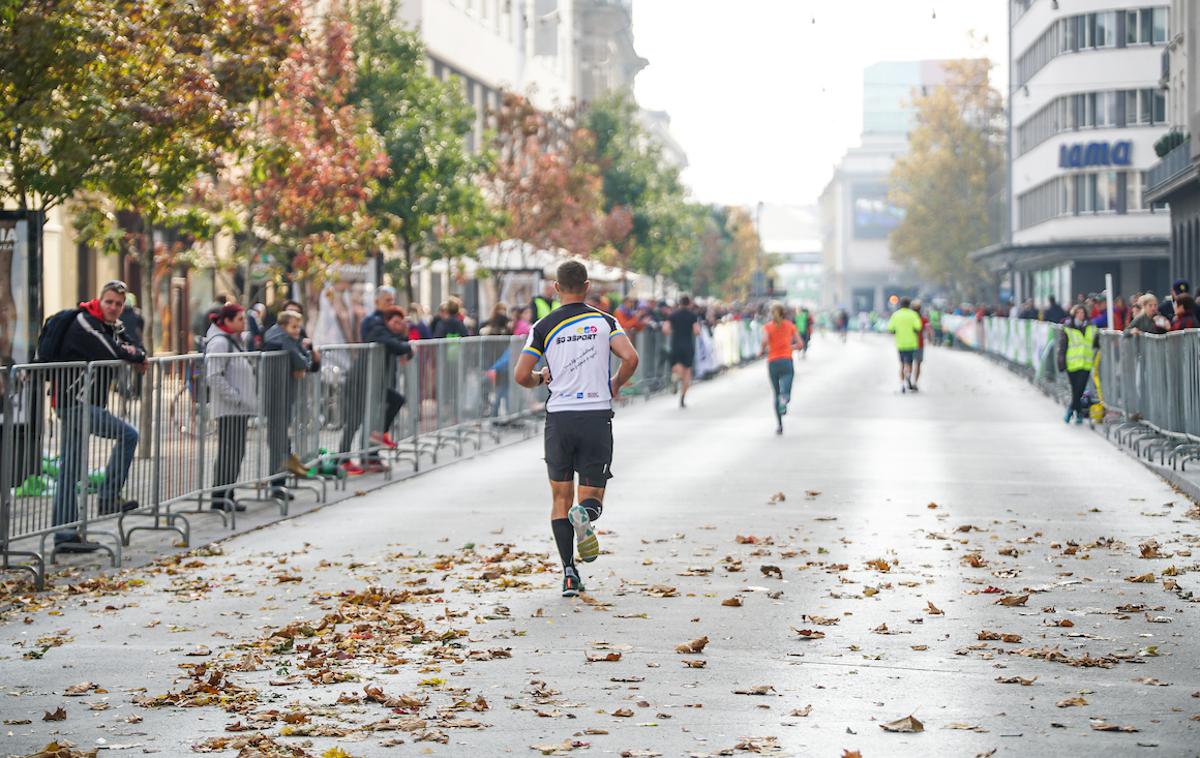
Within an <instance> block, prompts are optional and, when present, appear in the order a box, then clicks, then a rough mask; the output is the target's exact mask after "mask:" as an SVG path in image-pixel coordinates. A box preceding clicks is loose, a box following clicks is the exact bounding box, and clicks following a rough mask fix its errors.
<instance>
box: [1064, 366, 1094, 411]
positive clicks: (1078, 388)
mask: <svg viewBox="0 0 1200 758" xmlns="http://www.w3.org/2000/svg"><path fill="white" fill-rule="evenodd" d="M1091 375H1092V372H1091V370H1090V369H1083V370H1082V371H1068V372H1067V378H1068V379H1069V380H1070V381H1071V410H1072V411H1074V412H1075V414H1076V415H1077V416H1078V417H1080V418H1083V416H1084V415H1085V414H1086V412H1087V409H1086V408H1084V407H1083V392H1084V390H1086V389H1087V384H1088V377H1089V376H1091Z"/></svg>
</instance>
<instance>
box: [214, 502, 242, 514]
mask: <svg viewBox="0 0 1200 758" xmlns="http://www.w3.org/2000/svg"><path fill="white" fill-rule="evenodd" d="M211 507H212V509H213V510H214V511H225V512H226V513H229V512H230V511H233V512H236V513H241V512H242V511H244V510H246V506H244V505H242V504H241V503H239V502H238V501H236V500H214V501H213V502H212V506H211Z"/></svg>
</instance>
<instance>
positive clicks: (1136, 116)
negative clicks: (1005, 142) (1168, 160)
mask: <svg viewBox="0 0 1200 758" xmlns="http://www.w3.org/2000/svg"><path fill="white" fill-rule="evenodd" d="M1122 105H1123V107H1124V121H1122V120H1121V118H1120V117H1121V109H1122ZM1166 120H1167V98H1166V94H1165V93H1164V92H1162V91H1161V90H1157V89H1140V90H1137V89H1131V90H1110V91H1104V92H1081V93H1078V94H1073V95H1062V96H1061V97H1058V98H1055V99H1054V100H1052V101H1050V102H1049V103H1047V104H1046V105H1045V107H1043V108H1042V109H1041V110H1039V111H1038V112H1037V113H1035V114H1033V115H1032V116H1030V117H1029V118H1027V119H1025V121H1023V122H1022V123H1021V124H1020V125H1019V126H1018V127H1017V155H1024V154H1025V153H1028V152H1029V151H1030V150H1033V149H1034V148H1035V147H1037V146H1038V145H1040V144H1042V143H1043V142H1045V141H1046V140H1048V139H1050V138H1051V137H1053V136H1054V135H1056V134H1062V133H1063V132H1069V131H1077V130H1080V129H1107V128H1113V127H1127V126H1150V125H1158V124H1164V123H1166Z"/></svg>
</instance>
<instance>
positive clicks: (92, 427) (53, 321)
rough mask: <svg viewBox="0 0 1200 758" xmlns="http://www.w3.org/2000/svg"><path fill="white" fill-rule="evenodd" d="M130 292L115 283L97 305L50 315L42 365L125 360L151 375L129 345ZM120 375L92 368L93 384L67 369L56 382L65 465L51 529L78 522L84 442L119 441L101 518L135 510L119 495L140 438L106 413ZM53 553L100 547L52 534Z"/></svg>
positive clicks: (41, 344) (40, 352) (103, 489)
mask: <svg viewBox="0 0 1200 758" xmlns="http://www.w3.org/2000/svg"><path fill="white" fill-rule="evenodd" d="M128 291H129V288H128V287H127V286H126V285H125V283H124V282H119V281H112V282H109V283H107V284H105V285H104V287H103V288H101V290H100V296H99V297H98V298H96V299H95V300H90V301H88V302H86V303H80V304H79V307H78V308H71V309H68V310H64V311H59V312H58V313H56V314H54V315H53V316H51V317H50V318H49V319H48V320H47V321H46V325H45V326H44V327H43V329H42V334H41V336H40V337H39V338H38V349H37V360H38V361H39V362H41V363H59V362H61V363H68V362H76V361H87V362H89V363H91V362H95V361H124V362H126V363H131V364H134V366H136V367H137V368H138V370H139V371H142V372H144V371H145V370H146V368H145V367H146V352H145V351H144V350H142V349H141V348H140V347H138V346H137V345H134V344H132V343H130V342H129V341H128V340H127V339H126V338H125V334H124V332H125V326H124V324H122V322H121V313H122V311H124V309H125V296H126V293H127V292H128ZM119 370H120V369H119V368H117V367H112V366H107V367H98V368H93V369H92V371H91V374H90V376H91V383H90V385H89V384H88V376H89V374H88V371H87V369H84V368H74V369H65V370H62V371H59V372H56V374H55V376H54V404H55V407H56V408H57V409H58V417H59V419H61V420H62V446H61V449H60V456H61V459H62V462H61V467H60V469H59V472H60V473H59V483H58V488H57V489H56V490H55V492H54V526H64V525H66V524H70V523H71V522H73V521H75V520H76V519H77V518H78V517H79V516H78V501H79V488H78V483H79V479H80V467H81V466H82V465H83V463H84V461H85V460H87V438H86V437H85V435H84V433H83V430H84V426H85V421H86V422H87V424H86V426H87V430H88V435H87V436H93V437H101V438H104V439H110V440H116V444H115V445H113V448H112V452H111V453H110V454H109V457H108V464H107V466H106V467H105V470H104V483H103V484H102V485H101V486H100V491H99V493H98V500H99V513H100V515H102V516H109V515H113V514H117V513H122V512H124V511H131V510H135V509H137V507H138V503H137V501H136V500H122V499H121V489H122V488H123V487H124V486H125V480H126V479H127V478H128V477H129V469H130V467H131V466H132V465H133V454H134V451H136V450H137V444H138V432H137V429H135V428H133V426H131V425H130V424H128V423H126V422H125V421H123V420H122V419H120V418H118V417H117V416H115V415H113V414H112V413H111V412H110V411H109V410H108V397H109V390H110V388H111V385H112V383H113V382H114V381H115V380H116V378H117V376H118V373H119ZM54 547H55V551H58V552H65V553H90V552H94V551H96V550H99V549H100V545H98V544H96V543H94V542H89V541H87V539H86V537H85V535H82V534H80V533H79V532H78V531H77V530H75V529H73V528H72V529H60V530H58V531H56V532H55V533H54Z"/></svg>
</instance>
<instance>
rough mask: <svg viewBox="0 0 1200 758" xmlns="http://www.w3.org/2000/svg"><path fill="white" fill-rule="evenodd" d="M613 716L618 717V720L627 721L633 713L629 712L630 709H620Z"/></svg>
mask: <svg viewBox="0 0 1200 758" xmlns="http://www.w3.org/2000/svg"><path fill="white" fill-rule="evenodd" d="M612 715H614V716H616V717H617V718H622V719H627V718H629V717H630V716H632V715H633V711H631V710H629V709H628V708H618V709H617V710H615V711H613V712H612Z"/></svg>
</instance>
